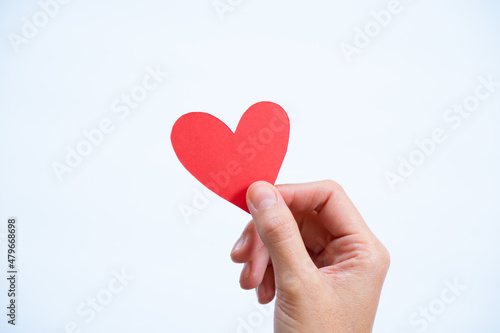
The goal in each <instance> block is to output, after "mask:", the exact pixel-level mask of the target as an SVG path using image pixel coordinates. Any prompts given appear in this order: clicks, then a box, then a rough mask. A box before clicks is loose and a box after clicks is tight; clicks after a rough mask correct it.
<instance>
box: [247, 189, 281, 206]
mask: <svg viewBox="0 0 500 333" xmlns="http://www.w3.org/2000/svg"><path fill="white" fill-rule="evenodd" d="M277 202H278V198H277V197H276V192H274V190H273V188H272V187H271V185H269V184H262V185H259V186H257V188H255V189H254V190H253V191H252V194H251V196H250V203H251V205H252V206H253V207H252V208H254V209H255V210H256V211H263V210H266V209H269V208H271V207H273V206H274V205H276V203H277Z"/></svg>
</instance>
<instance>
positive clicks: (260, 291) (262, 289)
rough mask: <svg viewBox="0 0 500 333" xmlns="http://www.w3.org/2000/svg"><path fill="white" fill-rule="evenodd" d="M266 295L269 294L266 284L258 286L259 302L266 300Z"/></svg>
mask: <svg viewBox="0 0 500 333" xmlns="http://www.w3.org/2000/svg"><path fill="white" fill-rule="evenodd" d="M259 295H260V296H259ZM266 296H267V289H266V285H265V284H261V285H260V286H258V287H257V298H258V299H259V302H260V301H262V300H264V299H265V298H266Z"/></svg>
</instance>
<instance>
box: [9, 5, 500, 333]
mask: <svg viewBox="0 0 500 333" xmlns="http://www.w3.org/2000/svg"><path fill="white" fill-rule="evenodd" d="M47 2H48V0H42V4H40V3H39V2H38V1H35V0H29V1H28V0H24V1H17V2H2V4H1V5H0V60H1V62H0V251H1V252H0V267H1V270H2V271H3V272H6V270H7V266H6V264H7V257H6V251H7V238H6V237H7V234H6V233H7V219H8V218H9V217H10V216H15V217H17V219H18V252H17V264H18V267H19V276H18V285H17V289H18V298H17V305H18V307H17V315H18V317H17V325H16V327H12V325H8V324H7V316H6V311H7V310H6V308H5V306H4V305H6V304H7V302H8V298H7V289H8V286H7V281H6V279H3V278H2V279H0V281H1V282H0V304H1V305H2V306H1V308H2V309H3V310H1V311H0V318H2V319H1V322H0V331H2V332H44V333H45V332H47V333H61V332H85V333H87V332H89V333H90V332H93V333H94V332H95V333H101V332H103V333H104V332H123V333H128V332H130V333H131V332H176V333H177V332H178V333H198V332H244V333H249V332H271V331H272V326H273V320H272V314H270V313H269V311H270V310H269V309H270V308H272V305H271V306H267V307H262V306H258V305H257V304H256V302H255V300H256V296H255V293H254V292H252V291H243V290H241V289H240V288H239V283H238V280H239V273H240V270H241V266H239V265H237V264H234V263H232V262H231V260H230V258H229V253H230V250H231V248H232V246H233V244H234V242H235V241H236V239H237V238H238V237H239V235H240V233H241V231H242V230H243V228H244V226H245V225H246V223H247V222H248V221H249V219H250V217H249V215H248V214H247V213H245V212H243V211H242V210H240V209H238V208H237V207H235V206H233V205H231V204H229V203H227V202H225V201H224V200H222V199H220V198H217V197H210V198H207V199H206V200H205V201H203V200H202V204H200V202H197V205H198V206H197V207H198V208H197V209H196V214H194V215H191V216H189V218H186V216H185V215H183V214H182V213H181V211H182V209H183V207H184V208H185V207H187V206H190V207H194V206H193V201H196V199H199V198H198V197H197V195H199V194H197V193H200V191H201V193H203V186H202V185H201V184H200V183H198V182H197V181H196V180H195V179H194V177H192V176H191V175H190V174H189V173H188V172H187V171H186V170H185V169H184V168H183V167H182V165H181V164H180V163H179V161H178V160H177V158H176V156H175V154H174V152H173V149H172V147H171V144H170V130H171V127H172V125H173V123H174V122H175V120H176V119H177V118H178V117H180V116H181V115H182V114H184V113H187V112H191V111H203V112H208V113H211V114H213V115H214V116H216V117H218V118H220V119H221V120H223V121H224V122H226V123H227V124H228V125H229V126H230V127H231V128H232V129H235V128H236V125H237V123H238V120H239V118H240V117H241V115H242V114H243V112H244V111H245V110H246V109H247V108H248V107H249V106H250V105H252V104H254V103H256V102H259V101H273V102H275V103H278V104H280V105H281V106H282V107H283V108H284V109H285V110H286V111H287V112H288V113H289V115H290V118H291V134H290V144H289V148H288V153H287V156H286V158H285V160H284V163H283V166H282V169H281V172H280V175H279V177H278V181H277V183H297V182H308V181H314V180H321V179H334V180H336V181H338V182H339V183H341V184H342V185H343V186H344V187H345V189H346V191H347V192H348V194H349V195H350V196H351V198H352V200H353V201H354V203H355V204H356V206H357V207H358V208H359V210H360V212H361V213H362V215H363V216H364V218H365V219H366V221H367V223H368V224H369V226H370V227H371V228H372V230H373V231H374V232H375V234H376V235H377V236H378V237H379V238H380V239H381V240H382V242H383V243H384V244H385V245H386V246H387V247H388V249H389V251H390V253H391V256H392V265H391V269H390V271H389V274H388V277H387V280H386V284H385V287H384V290H383V294H382V298H381V302H380V307H379V311H378V315H377V320H376V324H375V329H374V331H375V332H384V333H388V332H389V333H390V332H392V333H404V332H406V333H413V332H454V333H458V332H485V333H486V332H498V331H500V320H499V318H498V313H499V311H500V306H499V302H498V299H499V297H500V288H498V281H499V280H500V268H499V265H498V262H499V261H498V258H499V256H500V245H499V242H498V237H499V236H498V235H499V233H500V225H499V223H500V205H499V203H500V202H499V199H500V175H499V174H498V170H499V169H500V168H499V167H500V150H499V148H500V140H499V139H500V135H499V133H498V130H499V128H500V114H499V111H500V88H499V87H497V89H498V90H497V91H495V92H493V93H491V96H489V98H487V99H486V100H484V101H481V102H480V105H479V106H478V107H477V109H476V110H475V111H474V112H472V113H471V114H470V116H468V117H467V118H464V119H463V121H462V123H461V125H460V126H459V127H458V128H456V129H455V128H453V127H452V126H451V125H452V123H450V122H447V121H446V120H445V119H444V118H443V115H444V114H445V113H446V112H447V110H448V109H449V108H451V107H453V105H454V104H460V103H462V102H463V101H464V100H465V99H466V98H468V97H469V96H471V95H474V93H475V89H476V87H477V86H478V85H479V84H480V81H479V77H486V78H487V77H488V76H490V75H492V77H493V79H494V80H496V82H498V81H500V62H499V59H500V40H499V38H498V31H499V28H500V23H499V22H500V20H499V15H500V6H499V4H498V3H497V2H496V1H492V0H480V1H456V0H453V1H452V0H443V1H424V0H421V1H411V0H401V2H400V7H399V8H400V11H399V13H398V14H394V15H392V17H391V20H390V22H388V23H387V24H385V25H386V26H385V27H381V28H380V31H377V28H376V27H371V28H372V29H375V30H373V31H372V32H371V34H372V36H374V37H373V38H370V42H369V45H367V46H366V47H362V48H358V51H357V53H355V54H353V55H352V57H351V59H350V60H351V61H348V59H347V58H346V56H345V55H344V53H343V52H342V48H341V46H342V45H344V46H345V45H346V44H350V45H354V42H355V37H356V34H359V32H357V31H359V30H357V29H361V30H363V29H365V27H366V25H367V24H368V26H370V24H372V23H370V22H372V21H374V16H373V14H372V11H375V12H379V11H380V10H382V9H386V8H387V7H388V5H389V4H390V3H391V1H388V0H384V1H379V0H377V1H326V0H323V1H321V0H318V1H309V2H306V1H284V0H276V1H263V0H243V1H236V0H232V1H229V0H225V1H219V2H218V1H215V2H213V1H212V0H203V1H201V0H192V1H180V0H176V1H174V0H166V1H159V0H144V1H123V0H122V1H118V0H108V1H96V0H86V1H80V0H73V1H69V2H68V3H67V4H60V5H59V8H56V7H54V6H53V7H49V8H52V14H53V15H52V16H48V15H45V16H44V14H43V13H42V14H40V12H41V11H42V10H43V9H42V5H43V4H44V3H47ZM224 5H225V6H226V7H224ZM217 6H219V7H217ZM227 6H229V8H230V10H229V9H227V8H228V7H227ZM45 7H46V6H45ZM217 8H226V11H224V12H223V13H222V14H221V15H219V14H220V13H218V11H217ZM56 9H57V10H56ZM223 10H224V9H223ZM49 11H50V10H49ZM45 18H48V20H44V19H45ZM33 20H38V21H36V22H37V24H39V25H40V27H38V28H36V27H35V28H36V30H37V32H36V33H35V32H33V30H31V34H32V35H30V38H25V37H23V36H22V33H23V29H24V32H25V33H27V32H29V28H26V27H25V25H26V24H28V23H29V22H31V23H33ZM26 22H28V23H26ZM23 27H24V28H23ZM379 27H380V25H379ZM13 34H15V35H13ZM28 35H29V34H28ZM13 36H14V37H13ZM16 36H17V37H16ZM13 38H14V39H13ZM16 38H17V39H16ZM19 38H25V39H22V40H23V42H19V41H20V40H21V39H19ZM12 40H16V41H17V42H18V44H16V43H13V42H12ZM358 42H359V41H358ZM343 43H346V44H343ZM358 44H359V43H358ZM13 45H17V46H13ZM156 69H158V70H159V71H162V72H168V76H166V77H165V78H162V79H161V80H160V81H161V82H160V83H158V85H157V86H156V87H155V89H153V90H151V91H149V92H148V93H147V96H146V97H145V98H144V100H143V101H141V102H140V103H138V105H137V106H136V107H135V108H134V109H132V108H130V112H129V113H128V114H126V115H125V111H123V109H122V112H123V113H118V112H114V111H116V109H113V107H115V108H116V107H117V106H118V105H121V106H123V104H116V103H119V101H120V98H121V97H122V94H130V93H131V92H132V91H133V90H134V89H136V90H137V89H139V90H140V88H137V87H138V86H140V85H141V84H142V82H143V79H144V77H145V76H146V75H148V71H151V70H156ZM117 101H118V102H117ZM106 119H108V122H109V124H111V126H113V131H112V132H111V133H108V134H104V135H103V138H102V140H100V142H99V144H98V145H96V146H93V147H92V151H91V152H90V153H89V154H88V155H87V156H85V157H84V158H83V159H82V160H81V161H80V163H79V164H78V166H76V167H74V168H71V172H70V173H69V172H67V173H64V174H63V175H62V177H61V178H62V179H59V178H58V177H57V175H56V173H55V172H54V167H53V166H54V163H61V164H63V163H66V162H65V159H66V157H67V154H68V150H67V149H68V147H70V149H76V147H77V146H78V145H79V144H81V142H82V140H85V136H84V134H83V132H84V131H90V130H92V129H95V128H98V127H99V124H100V123H101V122H102V121H103V120H104V121H106ZM109 124H108V125H109ZM436 128H441V129H442V130H444V131H445V133H446V136H447V139H446V140H445V141H444V142H442V143H439V144H437V145H436V147H435V149H433V151H432V153H430V154H429V156H425V158H424V160H423V161H421V162H422V163H421V164H420V165H418V166H417V167H416V168H415V170H414V171H413V172H412V173H411V175H409V176H408V177H406V178H405V181H404V182H402V183H398V184H397V185H396V186H395V188H394V190H393V189H391V187H390V186H389V184H388V182H387V181H386V178H385V174H386V173H387V172H392V173H397V170H398V167H399V164H400V157H401V158H404V159H408V158H409V156H410V155H411V154H412V153H414V151H415V150H416V149H418V147H417V145H416V143H415V140H424V139H426V138H429V137H431V135H432V133H433V131H434V130H435V129H436ZM83 145H84V144H83ZM87 148H88V147H87ZM415 154H417V155H418V153H415ZM415 156H416V155H415ZM195 203H196V202H195ZM122 271H125V272H126V274H127V275H128V276H129V277H130V280H128V281H126V282H125V284H126V285H124V286H123V288H120V292H111V289H113V290H114V291H116V286H118V282H115V280H114V279H115V278H114V276H115V275H114V274H118V273H119V272H122ZM5 274H6V273H5ZM0 276H4V273H0ZM132 277H133V279H132ZM110 283H111V285H112V287H111V289H110ZM113 283H114V284H113ZM450 284H459V285H460V286H462V287H463V288H464V290H462V289H459V290H455V291H454V292H453V290H451V289H450V288H449V285H450ZM113 286H114V287H115V288H113ZM443 295H444V298H443ZM452 296H453V297H452ZM93 299H96V300H97V306H95V307H94V308H92V306H91V305H90V304H91V302H92V300H93ZM450 299H452V301H450ZM445 300H446V302H445ZM92 309H94V310H92ZM426 309H427V310H426ZM79 310H80V311H79ZM81 311H87V312H84V313H86V314H85V315H82V312H81ZM426 311H427V313H428V314H427V315H425V314H424V313H425V312H426ZM92 312H93V313H94V316H91V315H90V313H92ZM91 317H92V318H91Z"/></svg>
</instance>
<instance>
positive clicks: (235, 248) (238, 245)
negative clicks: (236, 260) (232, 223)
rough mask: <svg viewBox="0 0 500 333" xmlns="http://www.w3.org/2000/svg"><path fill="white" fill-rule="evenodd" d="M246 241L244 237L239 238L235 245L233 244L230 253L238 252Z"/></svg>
mask: <svg viewBox="0 0 500 333" xmlns="http://www.w3.org/2000/svg"><path fill="white" fill-rule="evenodd" d="M246 241H247V236H246V235H244V236H242V237H240V239H238V241H237V242H236V244H234V246H233V249H232V250H231V253H234V252H238V251H239V250H240V249H241V248H242V247H243V245H245V243H246Z"/></svg>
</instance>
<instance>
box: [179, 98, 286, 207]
mask: <svg viewBox="0 0 500 333" xmlns="http://www.w3.org/2000/svg"><path fill="white" fill-rule="evenodd" d="M289 135H290V120H289V119H288V115H287V114H286V112H285V110H283V108H282V107H281V106H279V105H278V104H275V103H272V102H260V103H257V104H254V105H252V106H251V107H250V108H249V109H248V110H247V111H246V112H245V113H244V114H243V116H242V117H241V119H240V122H239V123H238V127H237V128H236V131H235V132H234V133H233V132H232V131H231V129H230V128H229V127H228V126H227V125H226V124H224V123H223V122H222V121H220V120H219V119H217V118H216V117H214V116H212V115H210V114H208V113H203V112H191V113H188V114H185V115H183V116H182V117H180V118H179V119H178V120H177V121H176V122H175V124H174V126H173V128H172V134H171V137H170V139H171V141H172V146H173V147H174V151H175V154H176V155H177V157H178V158H179V161H180V162H181V163H182V165H184V167H185V168H186V169H187V170H188V171H189V172H190V173H191V174H192V175H193V176H194V177H195V178H196V179H198V180H199V181H200V182H201V183H202V184H203V185H205V186H206V187H208V188H209V189H210V190H211V191H213V192H214V193H216V194H218V195H219V196H220V197H222V198H224V199H226V200H227V201H229V202H231V203H233V204H234V205H236V206H238V207H240V208H241V209H243V210H244V211H246V212H248V207H247V204H246V198H245V197H246V191H247V189H248V187H249V186H250V185H251V184H252V183H254V182H255V181H258V180H265V181H267V182H269V183H271V184H274V182H275V181H276V178H277V177H278V172H279V170H280V168H281V164H282V163H283V159H284V158H285V154H286V151H287V148H288V138H289Z"/></svg>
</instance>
